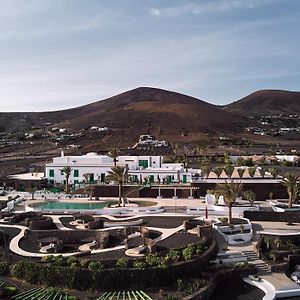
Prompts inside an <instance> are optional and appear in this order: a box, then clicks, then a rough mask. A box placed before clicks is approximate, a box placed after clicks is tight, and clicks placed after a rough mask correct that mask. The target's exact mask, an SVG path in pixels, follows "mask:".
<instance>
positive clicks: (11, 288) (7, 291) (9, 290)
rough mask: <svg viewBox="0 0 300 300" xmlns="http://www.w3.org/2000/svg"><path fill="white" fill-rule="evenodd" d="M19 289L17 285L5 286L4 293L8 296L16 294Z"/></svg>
mask: <svg viewBox="0 0 300 300" xmlns="http://www.w3.org/2000/svg"><path fill="white" fill-rule="evenodd" d="M17 291H18V289H17V288H16V287H15V286H5V287H4V293H5V295H7V296H12V295H14V294H16V293H17Z"/></svg>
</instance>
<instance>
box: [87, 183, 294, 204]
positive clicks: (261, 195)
mask: <svg viewBox="0 0 300 300" xmlns="http://www.w3.org/2000/svg"><path fill="white" fill-rule="evenodd" d="M193 186H194V187H197V188H198V189H195V190H193V196H194V197H195V198H199V197H200V196H201V197H204V196H205V195H206V191H207V190H213V189H215V188H216V184H215V183H198V184H193ZM243 189H244V191H245V190H252V191H253V192H254V193H255V194H256V199H257V200H266V199H269V197H270V196H269V193H270V192H273V199H284V198H287V197H288V195H287V192H286V188H285V187H284V186H283V185H282V184H280V183H260V182H259V181H258V182H257V183H244V188H243ZM124 190H126V187H124ZM176 194H177V196H178V198H188V196H189V195H190V190H189V189H181V188H177V190H176ZM93 196H95V197H118V187H117V186H113V185H101V186H96V187H95V191H94V194H93ZM157 196H158V189H152V188H151V187H146V188H144V189H141V190H137V191H134V192H133V193H131V194H130V196H129V197H132V198H139V197H141V198H156V197H157ZM161 196H162V197H163V198H172V197H173V196H174V189H173V188H170V189H161Z"/></svg>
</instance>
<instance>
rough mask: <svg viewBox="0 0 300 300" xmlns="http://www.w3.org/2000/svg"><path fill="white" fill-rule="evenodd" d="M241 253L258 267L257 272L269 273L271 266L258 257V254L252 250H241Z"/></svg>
mask: <svg viewBox="0 0 300 300" xmlns="http://www.w3.org/2000/svg"><path fill="white" fill-rule="evenodd" d="M242 253H243V254H244V255H245V256H246V257H247V258H248V262H249V263H251V264H252V265H254V266H255V267H256V268H257V269H258V274H260V275H262V274H268V273H271V272H272V271H271V267H270V266H269V265H268V264H267V263H266V262H264V261H263V260H262V259H260V258H259V256H258V254H257V253H256V252H255V251H253V250H247V251H242Z"/></svg>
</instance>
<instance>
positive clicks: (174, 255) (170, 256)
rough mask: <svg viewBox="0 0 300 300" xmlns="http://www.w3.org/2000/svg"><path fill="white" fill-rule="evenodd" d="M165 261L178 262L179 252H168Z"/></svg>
mask: <svg viewBox="0 0 300 300" xmlns="http://www.w3.org/2000/svg"><path fill="white" fill-rule="evenodd" d="M166 257H167V259H168V260H170V261H173V262H175V261H178V260H179V259H180V251H178V250H170V251H169V252H168V253H167V255H166Z"/></svg>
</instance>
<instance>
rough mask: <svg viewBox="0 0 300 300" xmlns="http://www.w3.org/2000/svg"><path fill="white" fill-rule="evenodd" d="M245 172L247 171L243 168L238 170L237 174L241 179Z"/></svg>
mask: <svg viewBox="0 0 300 300" xmlns="http://www.w3.org/2000/svg"><path fill="white" fill-rule="evenodd" d="M245 171H246V169H242V168H238V169H237V172H238V174H239V177H240V178H242V177H243V175H244V173H245Z"/></svg>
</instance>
